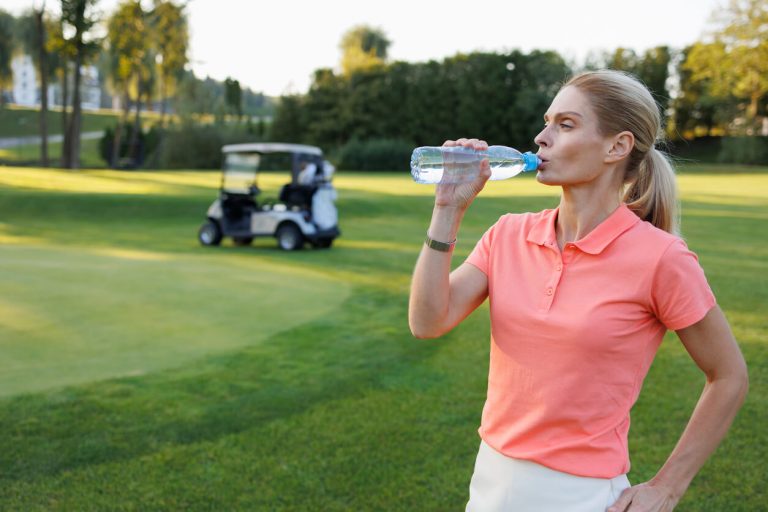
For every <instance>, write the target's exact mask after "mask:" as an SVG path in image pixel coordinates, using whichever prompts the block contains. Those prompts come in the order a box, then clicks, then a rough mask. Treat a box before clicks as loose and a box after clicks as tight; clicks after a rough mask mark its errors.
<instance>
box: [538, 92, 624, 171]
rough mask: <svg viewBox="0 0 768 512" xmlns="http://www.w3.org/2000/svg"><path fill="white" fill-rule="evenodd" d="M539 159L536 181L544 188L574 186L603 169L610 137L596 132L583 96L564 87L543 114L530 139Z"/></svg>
mask: <svg viewBox="0 0 768 512" xmlns="http://www.w3.org/2000/svg"><path fill="white" fill-rule="evenodd" d="M534 141H535V142H536V144H538V146H539V151H538V153H537V154H538V155H539V157H540V158H541V159H542V164H541V166H539V171H538V173H537V175H536V178H537V180H538V181H539V182H541V183H544V184H547V185H578V184H584V183H588V182H590V181H593V180H594V179H595V178H597V177H598V176H600V175H601V174H603V171H604V170H605V167H606V164H605V157H606V155H607V153H608V151H609V150H610V149H611V146H612V137H605V136H603V135H602V134H601V133H600V131H599V130H598V120H597V115H596V114H595V113H594V111H593V109H592V106H591V104H590V103H589V100H588V98H587V96H586V95H585V94H584V93H582V92H581V91H580V90H579V89H577V88H576V87H573V86H569V87H565V88H564V89H561V90H560V92H559V93H558V94H557V96H555V99H554V100H552V105H550V107H549V110H547V113H546V114H544V129H543V130H541V132H540V133H539V134H538V135H537V136H536V138H535V139H534Z"/></svg>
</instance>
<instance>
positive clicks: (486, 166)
mask: <svg viewBox="0 0 768 512" xmlns="http://www.w3.org/2000/svg"><path fill="white" fill-rule="evenodd" d="M490 177H491V163H490V161H488V159H487V158H483V159H482V160H481V161H480V178H481V179H482V181H483V183H485V182H486V181H488V178H490Z"/></svg>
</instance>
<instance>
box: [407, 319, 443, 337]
mask: <svg viewBox="0 0 768 512" xmlns="http://www.w3.org/2000/svg"><path fill="white" fill-rule="evenodd" d="M410 327H411V334H413V337H414V338H417V339H420V340H431V339H434V338H437V337H438V336H440V333H438V332H435V331H433V330H432V329H428V328H425V327H424V326H420V325H415V324H413V323H411V324H410Z"/></svg>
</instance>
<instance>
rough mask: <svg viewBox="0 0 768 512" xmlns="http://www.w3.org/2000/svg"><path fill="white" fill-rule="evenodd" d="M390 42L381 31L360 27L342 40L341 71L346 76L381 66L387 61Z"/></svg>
mask: <svg viewBox="0 0 768 512" xmlns="http://www.w3.org/2000/svg"><path fill="white" fill-rule="evenodd" d="M390 44H391V42H390V40H389V39H387V36H386V35H385V34H384V32H383V31H382V30H381V29H377V28H372V27H369V26H366V25H358V26H356V27H353V28H351V29H350V30H348V31H347V32H346V33H345V34H344V36H343V37H342V38H341V43H340V44H339V48H340V49H341V70H342V73H343V74H344V75H345V76H350V75H351V74H352V73H355V72H357V71H364V70H367V69H371V68H373V67H377V66H381V65H382V64H384V63H385V62H386V60H387V50H388V48H389V45H390Z"/></svg>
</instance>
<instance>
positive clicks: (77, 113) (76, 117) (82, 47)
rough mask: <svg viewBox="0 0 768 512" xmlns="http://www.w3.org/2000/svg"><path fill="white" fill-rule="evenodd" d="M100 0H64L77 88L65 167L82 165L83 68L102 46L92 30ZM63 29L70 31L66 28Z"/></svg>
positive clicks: (64, 17)
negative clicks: (93, 38)
mask: <svg viewBox="0 0 768 512" xmlns="http://www.w3.org/2000/svg"><path fill="white" fill-rule="evenodd" d="M96 2H97V0H61V19H62V22H63V23H64V25H65V28H67V27H68V28H69V29H70V30H71V31H72V32H73V35H72V37H71V38H69V39H68V42H69V44H70V46H71V48H72V52H73V54H74V73H75V79H74V91H73V93H72V94H73V97H72V117H71V118H70V120H69V126H68V127H67V131H66V133H65V134H64V146H65V147H66V149H67V150H66V152H65V155H64V162H63V167H65V168H68V169H78V168H79V167H80V129H81V124H82V104H81V92H80V83H81V81H82V73H81V68H82V66H83V65H85V64H86V63H87V62H88V60H89V59H90V58H91V57H92V56H93V55H95V54H96V52H97V51H98V49H99V43H98V42H97V41H93V40H89V36H90V31H91V29H92V28H93V27H94V25H95V24H96V22H97V19H96V18H95V16H94V13H93V12H92V11H93V7H94V6H95V4H96ZM63 33H65V34H66V33H67V32H66V30H64V31H63Z"/></svg>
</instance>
